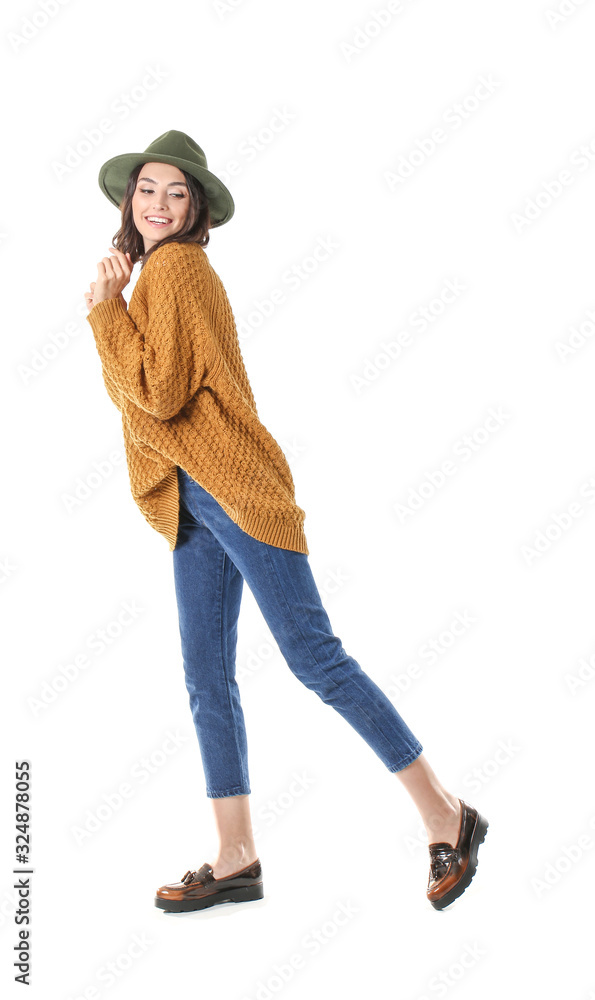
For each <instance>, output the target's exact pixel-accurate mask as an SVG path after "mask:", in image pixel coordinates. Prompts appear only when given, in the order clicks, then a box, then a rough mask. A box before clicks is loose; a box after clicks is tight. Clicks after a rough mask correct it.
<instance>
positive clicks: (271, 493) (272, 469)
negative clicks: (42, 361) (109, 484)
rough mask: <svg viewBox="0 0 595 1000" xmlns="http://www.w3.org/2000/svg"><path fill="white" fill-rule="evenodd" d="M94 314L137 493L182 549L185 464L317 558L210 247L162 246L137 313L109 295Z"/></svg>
mask: <svg viewBox="0 0 595 1000" xmlns="http://www.w3.org/2000/svg"><path fill="white" fill-rule="evenodd" d="M87 319H88V321H89V323H90V325H91V328H92V330H93V335H94V338H95V343H96V345H97V350H98V352H99V356H100V358H101V365H102V373H103V379H104V382H105V385H106V388H107V391H108V394H109V396H110V398H111V399H112V401H113V403H114V404H115V405H116V407H117V408H118V409H119V410H120V411H121V413H122V430H123V435H124V445H125V452H126V462H127V466H128V474H129V479H130V487H131V491H132V496H133V497H134V500H135V501H136V503H137V504H138V506H139V508H140V510H141V511H142V513H143V515H144V517H145V518H146V520H147V521H148V523H149V524H150V525H151V526H152V527H153V528H155V529H156V531H158V532H159V533H160V534H161V535H163V536H164V537H165V538H166V539H167V541H168V543H169V549H170V551H173V549H174V548H175V546H176V542H177V536H178V528H179V491H178V479H177V470H176V466H180V467H181V468H182V469H184V470H185V471H186V472H187V473H188V474H189V475H190V476H191V477H192V478H193V479H194V480H195V481H196V482H197V483H199V484H200V485H201V486H202V487H204V489H205V490H207V492H208V493H210V494H211V495H212V496H213V497H214V498H215V500H217V502H218V503H219V504H220V505H221V506H222V507H223V509H224V511H225V512H226V513H227V514H228V515H229V517H231V519H232V520H233V521H234V522H235V523H236V524H237V525H238V526H239V527H240V528H242V529H243V530H244V531H245V532H247V534H249V535H251V536H252V537H253V538H256V539H258V540H259V541H261V542H267V543H269V544H270V545H275V546H278V547H280V548H285V549H293V550H294V551H296V552H304V553H306V554H308V545H307V542H306V537H305V534H304V518H305V516H306V515H305V512H304V511H303V510H302V508H301V507H298V505H297V504H296V501H295V489H294V482H293V478H292V474H291V470H290V468H289V465H288V462H287V459H286V458H285V455H284V453H283V451H282V450H281V448H280V446H279V445H278V444H277V442H276V441H275V439H274V438H273V437H272V435H271V434H270V433H269V431H268V430H267V428H266V427H265V426H264V424H263V423H262V422H261V421H260V419H259V417H258V413H257V410H256V403H255V401H254V396H253V394H252V389H251V387H250V383H249V381H248V376H247V373H246V370H245V367H244V361H243V358H242V354H241V350H240V344H239V340H238V335H237V330H236V325H235V320H234V316H233V313H232V310H231V306H230V304H229V300H228V297H227V293H226V291H225V288H224V287H223V283H222V281H221V279H220V278H219V276H218V275H217V274H216V272H215V270H214V269H213V267H212V266H211V264H210V261H209V259H208V256H207V254H206V252H205V250H204V249H203V247H202V246H200V244H198V243H166V244H164V245H163V246H161V247H158V248H157V249H156V250H154V251H153V253H152V254H151V256H150V257H149V258H148V260H147V262H146V264H145V265H144V267H143V268H142V270H141V272H140V274H139V276H138V280H137V282H136V285H135V287H134V290H133V292H132V295H131V297H130V302H129V304H128V308H126V305H125V303H123V301H122V300H121V299H120V298H117V299H104V300H103V301H102V302H98V303H97V304H96V305H94V306H93V308H92V309H91V311H90V312H89V314H88V315H87Z"/></svg>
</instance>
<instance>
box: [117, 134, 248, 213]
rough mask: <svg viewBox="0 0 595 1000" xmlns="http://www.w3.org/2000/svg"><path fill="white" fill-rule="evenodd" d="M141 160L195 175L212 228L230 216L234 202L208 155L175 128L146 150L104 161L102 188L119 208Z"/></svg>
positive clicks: (192, 140)
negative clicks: (176, 168) (215, 172)
mask: <svg viewBox="0 0 595 1000" xmlns="http://www.w3.org/2000/svg"><path fill="white" fill-rule="evenodd" d="M142 163H171V164H173V166H174V167H179V169H180V170H186V171H187V173H189V174H192V176H193V177H196V179H197V180H199V181H200V182H201V184H202V185H203V187H204V189H205V193H206V196H207V200H208V203H209V210H210V214H211V227H212V228H213V229H214V228H215V226H222V225H223V223H224V222H229V220H230V219H231V217H232V215H233V213H234V209H235V205H234V203H233V198H232V197H231V194H230V193H229V191H228V190H227V188H226V187H225V184H224V183H223V181H220V180H219V178H218V177H216V176H215V174H213V173H211V171H210V170H208V169H207V158H206V156H205V154H204V153H203V151H202V149H201V148H200V146H199V145H198V143H196V142H195V141H194V139H191V138H190V136H189V135H186V133H185V132H177V131H176V130H175V129H170V131H169V132H164V133H163V135H160V136H159V137H158V138H157V139H155V140H154V141H153V142H152V143H151V144H150V145H149V146H147V148H146V149H145V151H144V153H124V154H122V155H121V156H113V157H112V158H111V160H107V162H106V163H104V164H103V166H102V168H101V170H100V171H99V178H98V180H99V187H100V188H101V190H102V191H103V193H104V195H105V196H106V197H107V198H109V200H110V201H111V203H112V205H115V206H116V208H119V207H120V205H121V203H122V198H123V197H124V192H125V190H126V185H127V183H128V178H129V177H130V174H131V173H132V171H133V170H134V168H135V167H138V166H139V165H140V164H142Z"/></svg>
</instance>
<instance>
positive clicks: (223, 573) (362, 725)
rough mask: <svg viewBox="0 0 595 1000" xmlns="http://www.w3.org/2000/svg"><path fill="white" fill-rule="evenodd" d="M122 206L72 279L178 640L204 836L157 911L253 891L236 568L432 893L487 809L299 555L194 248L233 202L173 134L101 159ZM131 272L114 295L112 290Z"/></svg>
mask: <svg viewBox="0 0 595 1000" xmlns="http://www.w3.org/2000/svg"><path fill="white" fill-rule="evenodd" d="M99 185H100V187H101V189H102V191H103V192H104V194H105V195H106V196H107V197H108V198H109V200H110V201H111V202H112V204H114V205H115V206H116V207H118V208H120V210H121V220H122V221H121V228H120V229H119V231H118V233H117V234H116V235H115V237H114V239H113V243H114V246H113V247H112V248H110V252H111V253H112V254H113V256H111V257H104V258H103V260H101V261H100V262H99V264H98V268H97V270H98V273H97V280H96V281H95V282H93V283H91V285H90V291H89V292H87V293H86V294H85V299H86V302H87V307H88V309H89V315H88V317H87V319H88V321H89V323H90V325H91V328H92V330H93V334H94V337H95V342H96V345H97V349H98V352H99V355H100V358H101V362H102V371H103V377H104V381H105V384H106V388H107V390H108V393H109V395H110V397H111V399H112V401H113V402H114V403H115V405H116V406H117V407H118V409H119V410H120V411H121V413H122V428H123V433H124V442H125V448H126V458H127V465H128V471H129V477H130V485H131V490H132V494H133V497H134V499H135V501H136V502H137V504H138V506H139V508H140V509H141V510H142V512H143V515H144V516H145V518H146V519H147V521H148V522H149V524H150V525H151V526H152V527H153V528H155V530H157V531H158V532H159V533H160V534H162V535H163V536H164V538H166V539H167V541H168V543H169V549H170V551H171V552H172V553H173V567H174V580H175V589H176V600H177V606H178V613H179V624H180V637H181V647H182V655H183V663H184V672H185V680H186V687H187V690H188V693H189V700H190V708H191V711H192V717H193V722H194V725H195V729H196V734H197V737H198V741H199V746H200V752H201V759H202V763H203V768H204V773H205V781H206V794H207V796H208V797H209V798H210V799H211V800H212V803H213V809H214V817H215V823H216V826H217V831H218V836H219V845H220V846H219V852H218V855H217V857H216V858H214V859H213V860H212V861H210V862H208V861H205V862H204V864H202V865H201V866H200V867H199V868H198V869H192V870H188V871H187V872H186V873H185V875H184V876H183V877H182V879H181V880H180V882H173V883H169V884H166V885H164V886H162V887H161V888H160V889H158V890H157V896H156V898H155V904H156V905H157V906H159V907H161V908H162V909H165V910H175V911H184V910H196V909H202V908H203V907H205V906H211V905H213V904H216V903H221V902H226V901H230V900H231V901H236V902H238V901H241V900H250V899H260V898H262V896H263V885H262V868H261V864H260V860H259V858H258V855H257V851H256V846H255V844H254V840H253V834H252V826H251V819H250V810H249V801H248V796H249V795H250V791H251V790H250V783H249V776H248V763H247V743H246V732H245V727H244V717H243V713H242V706H241V702H240V692H239V689H238V685H237V682H236V679H235V652H236V639H237V621H238V615H239V610H240V601H241V596H242V588H243V582H244V580H245V581H246V583H247V584H248V586H249V587H250V590H251V591H252V593H253V595H254V597H255V599H256V601H257V602H258V605H259V607H260V609H261V611H262V613H263V616H264V618H265V620H266V622H267V624H268V626H269V628H270V630H271V632H272V634H273V636H274V638H275V640H276V642H277V643H278V645H279V648H280V650H281V652H282V654H283V656H284V658H285V660H286V661H287V664H288V666H289V668H290V669H291V670H292V672H293V673H294V674H295V675H296V677H298V678H299V679H300V680H301V681H302V682H303V683H304V684H305V685H306V686H307V687H309V688H310V689H312V690H313V691H315V692H316V694H318V696H319V697H320V698H321V699H322V700H323V701H324V702H325V703H326V704H328V705H331V706H332V707H333V708H334V709H335V710H336V711H337V712H339V714H340V715H342V716H343V718H344V719H346V721H347V722H349V723H350V724H351V725H352V726H353V728H354V729H355V730H356V731H357V732H358V733H359V734H360V735H361V736H362V737H363V739H364V740H365V741H366V742H367V743H368V744H369V746H370V747H371V749H372V750H373V751H374V752H375V753H376V754H377V756H378V757H379V758H380V760H381V761H382V762H383V763H384V765H385V766H386V767H387V768H388V770H389V771H390V772H393V773H395V774H396V775H397V777H398V778H399V779H400V781H401V783H402V784H403V785H404V786H405V788H406V789H407V791H408V793H409V794H410V795H411V797H412V798H413V801H414V803H415V805H416V807H417V809H418V810H419V813H420V815H421V818H422V821H423V823H424V826H425V829H426V831H427V833H428V839H429V841H431V842H430V843H429V852H430V874H429V878H428V885H427V888H426V895H427V898H428V900H429V901H430V902H431V904H432V905H433V906H434V907H435V908H436V909H443V908H444V907H445V906H447V905H448V904H450V903H451V902H453V901H454V900H455V899H456V898H457V897H458V896H460V895H461V893H462V892H464V890H465V888H466V887H467V886H468V885H469V883H470V881H471V879H472V877H473V874H474V872H475V869H476V866H477V852H478V847H479V845H480V843H482V841H483V839H484V837H485V833H486V830H487V827H488V823H487V821H486V820H485V819H484V818H483V817H482V816H481V815H480V814H479V813H478V812H477V810H476V809H474V808H473V807H472V806H470V805H468V804H467V803H466V802H464V801H463V800H462V799H460V798H457V797H456V796H455V795H453V794H452V793H450V792H449V791H447V790H446V789H445V788H444V787H443V785H442V784H441V783H440V781H439V780H438V778H437V777H436V775H435V773H434V771H433V770H432V768H431V767H430V765H429V764H428V762H427V760H426V759H425V758H424V756H423V754H422V749H423V748H422V745H421V743H420V742H419V741H418V740H417V738H416V737H415V736H414V734H413V733H412V732H411V730H410V729H409V727H408V726H407V725H406V723H405V722H404V721H403V719H402V718H401V716H400V715H399V713H398V712H397V711H396V709H395V707H394V706H393V704H392V702H391V701H390V700H389V699H388V697H387V696H386V695H385V694H384V693H383V692H382V691H381V690H380V688H379V687H378V686H377V685H376V684H375V683H374V682H373V681H372V679H371V678H370V677H368V675H367V674H365V673H364V671H363V670H362V669H361V667H360V666H359V664H358V663H357V662H356V661H355V660H354V659H353V657H351V656H349V655H348V654H347V653H346V652H345V650H344V649H343V646H342V644H341V641H340V639H339V638H338V637H337V636H336V635H334V634H333V630H332V628H331V624H330V622H329V619H328V616H327V613H326V611H325V610H324V608H323V606H322V603H321V599H320V595H319V593H318V590H317V587H316V584H315V581H314V578H313V575H312V571H311V569H310V565H309V562H308V555H309V551H308V546H307V542H306V537H305V534H304V518H305V512H304V511H303V510H302V508H301V507H299V506H298V505H297V503H296V501H295V492H294V483H293V479H292V474H291V471H290V468H289V465H288V463H287V460H286V458H285V455H284V454H283V452H282V450H281V448H280V447H279V445H278V444H277V442H276V441H275V439H274V438H273V437H272V435H271V434H270V433H269V431H268V430H267V429H266V427H265V426H264V425H263V424H262V422H261V421H260V420H259V418H258V413H257V409H256V403H255V400H254V397H253V395H252V390H251V388H250V383H249V380H248V376H247V374H246V370H245V368H244V363H243V359H242V355H241V351H240V346H239V341H238V336H237V331H236V327H235V322H234V317H233V313H232V310H231V306H230V304H229V301H228V298H227V294H226V292H225V289H224V287H223V284H222V282H221V280H220V278H219V277H218V275H217V274H216V273H215V271H214V269H213V268H212V267H211V265H210V263H209V260H208V257H207V254H206V252H205V250H204V247H205V246H206V245H207V244H208V242H209V234H208V231H209V229H213V228H215V227H216V226H220V225H223V224H224V223H225V222H227V221H229V219H230V218H231V217H232V215H233V212H234V203H233V200H232V197H231V194H230V192H229V191H228V189H227V188H226V187H225V185H224V184H223V183H222V182H221V181H220V180H219V179H218V178H217V177H216V176H215V175H214V174H213V173H211V171H209V170H208V168H207V160H206V157H205V155H204V152H203V151H202V149H201V148H200V146H198V145H197V143H196V142H194V140H193V139H191V138H190V137H189V136H188V135H186V134H185V133H183V132H178V131H169V132H165V133H164V134H163V135H161V136H159V137H158V138H157V139H156V140H155V141H154V142H152V143H151V144H150V145H149V146H148V147H147V149H146V150H144V152H142V153H130V154H124V155H122V156H116V157H114V158H112V159H111V160H108V161H107V163H105V164H104V165H103V166H102V168H101V170H100V173H99ZM138 260H141V261H142V268H141V272H140V274H139V277H138V281H137V283H136V286H135V288H134V290H133V293H132V296H131V298H130V302H129V305H128V307H127V306H126V301H125V300H124V297H123V295H122V290H123V289H124V288H125V287H126V285H127V284H128V282H129V280H130V275H131V271H132V268H133V265H134V264H135V263H136V261H138Z"/></svg>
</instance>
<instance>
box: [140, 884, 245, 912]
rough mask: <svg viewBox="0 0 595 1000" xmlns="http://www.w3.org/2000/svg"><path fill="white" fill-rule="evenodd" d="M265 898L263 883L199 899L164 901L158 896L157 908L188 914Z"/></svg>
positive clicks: (211, 894) (222, 891)
mask: <svg viewBox="0 0 595 1000" xmlns="http://www.w3.org/2000/svg"><path fill="white" fill-rule="evenodd" d="M263 897H264V888H263V885H262V883H261V884H260V885H245V886H241V887H240V888H239V889H221V891H220V892H212V893H210V894H209V895H208V896H202V897H200V898H197V899H162V898H161V896H156V897H155V906H158V907H159V908H160V909H162V910H169V911H170V912H171V913H186V912H188V911H189V910H204V909H205V908H206V907H207V906H215V905H216V904H217V903H246V902H248V901H249V900H251V899H262V898H263Z"/></svg>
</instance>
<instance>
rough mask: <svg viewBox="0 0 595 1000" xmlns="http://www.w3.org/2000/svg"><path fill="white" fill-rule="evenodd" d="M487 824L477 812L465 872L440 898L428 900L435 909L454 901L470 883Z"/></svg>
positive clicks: (440, 908) (486, 830) (441, 908)
mask: <svg viewBox="0 0 595 1000" xmlns="http://www.w3.org/2000/svg"><path fill="white" fill-rule="evenodd" d="M489 825H490V824H489V823H488V821H487V819H484V817H483V816H482V815H481V814H480V813H478V814H477V822H476V823H475V829H474V830H473V833H472V834H471V843H470V845H469V864H468V865H467V868H466V869H465V874H464V875H463V876H462V877H461V878H460V879H459V881H458V882H457V884H456V885H453V887H452V889H449V891H448V892H447V893H445V894H444V896H443V897H442V899H436V900H430V902H431V904H432V906H433V907H434V909H435V910H443V909H444V907H445V906H449V905H450V903H454V901H455V899H458V898H459V896H462V895H463V893H464V891H465V889H466V888H467V886H468V885H469V884H470V882H471V879H472V878H473V876H474V875H475V872H476V870H477V852H478V851H479V845H480V844H483V842H484V840H485V837H486V833H487V832H488V827H489Z"/></svg>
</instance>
